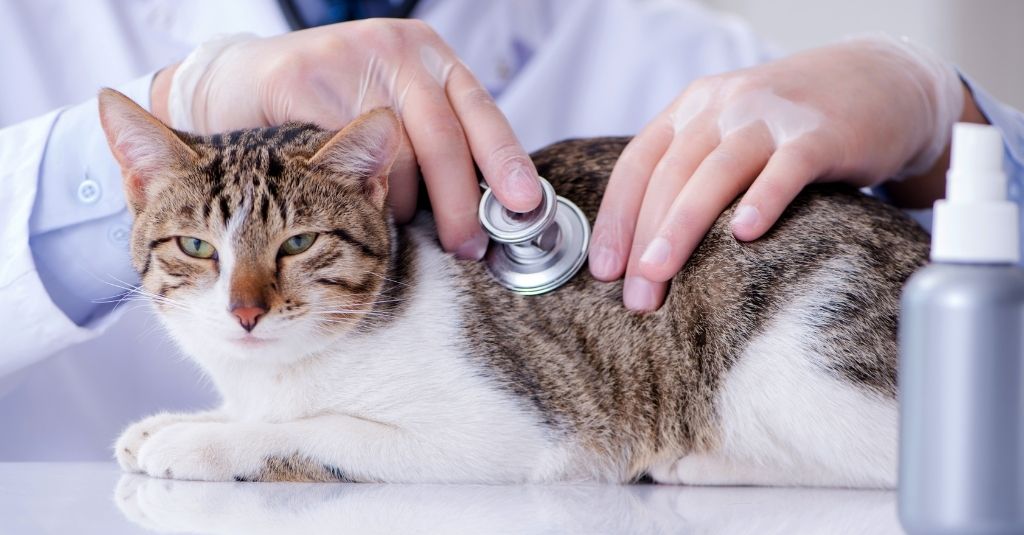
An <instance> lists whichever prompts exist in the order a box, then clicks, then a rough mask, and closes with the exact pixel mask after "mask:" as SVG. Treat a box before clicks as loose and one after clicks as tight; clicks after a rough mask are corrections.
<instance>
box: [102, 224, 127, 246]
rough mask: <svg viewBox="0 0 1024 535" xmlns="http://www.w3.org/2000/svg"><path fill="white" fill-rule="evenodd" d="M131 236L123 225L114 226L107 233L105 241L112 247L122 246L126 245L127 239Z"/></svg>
mask: <svg viewBox="0 0 1024 535" xmlns="http://www.w3.org/2000/svg"><path fill="white" fill-rule="evenodd" d="M129 236H131V232H130V231H129V230H128V227H127V226H125V225H114V226H113V227H110V230H109V231H107V239H109V240H110V241H111V243H113V244H114V245H124V244H126V243H128V237H129Z"/></svg>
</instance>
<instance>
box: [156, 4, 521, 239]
mask: <svg viewBox="0 0 1024 535" xmlns="http://www.w3.org/2000/svg"><path fill="white" fill-rule="evenodd" d="M154 94H155V93H154ZM167 105H168V109H169V115H170V118H171V119H172V121H171V122H172V126H173V127H175V128H179V129H182V130H188V131H195V132H198V133H213V132H222V131H227V130H232V129H238V128H248V127H254V126H266V125H276V124H281V123H283V122H285V121H308V122H314V123H317V124H319V125H321V126H324V127H327V128H341V127H343V126H344V125H345V124H346V123H348V122H349V121H351V120H352V119H354V118H355V117H356V116H358V115H359V114H360V113H362V112H365V111H368V110H370V109H372V108H376V107H380V106H392V107H393V108H394V109H395V110H396V111H397V112H398V113H399V115H400V116H401V118H402V120H403V124H404V127H405V133H406V136H405V141H404V144H403V150H402V152H401V153H400V154H401V155H400V156H399V159H398V161H397V162H396V164H395V167H394V168H393V170H392V173H391V175H390V187H389V200H390V202H391V206H392V208H393V211H394V214H395V217H396V219H397V220H398V221H400V222H401V221H407V220H409V219H410V218H411V217H412V216H413V214H414V213H415V208H416V197H417V187H418V173H417V164H418V168H419V169H420V170H422V173H423V178H424V180H425V182H426V185H427V191H428V193H429V195H430V199H431V203H432V205H433V208H434V217H435V219H436V221H437V226H438V231H439V234H440V238H441V243H442V244H443V245H444V247H445V249H447V250H449V251H455V252H456V254H458V255H459V256H461V257H464V258H474V259H479V258H480V257H482V256H483V254H484V251H485V250H486V247H487V236H486V235H485V234H484V233H483V231H482V229H481V228H480V225H479V222H478V220H477V204H478V203H479V199H480V189H479V186H478V182H477V178H476V174H475V171H474V168H473V161H474V160H475V161H476V162H477V164H478V165H479V167H480V169H481V171H482V172H483V175H484V178H485V179H486V180H487V182H488V184H489V185H490V186H491V188H493V189H494V192H495V195H497V197H498V199H499V200H500V201H501V202H502V204H504V205H505V206H506V207H508V208H509V209H511V210H516V211H524V212H525V211H529V210H532V209H533V208H535V207H536V206H537V205H538V204H539V203H540V200H541V190H540V185H539V183H538V181H537V171H536V169H535V168H534V166H533V163H532V162H531V160H530V158H529V157H528V156H527V154H526V152H525V151H524V150H523V148H522V146H521V145H520V144H519V142H518V140H517V139H516V137H515V134H514V133H513V132H512V128H511V126H510V125H509V124H508V121H507V120H506V119H505V116H504V115H503V114H502V113H501V111H500V110H499V109H498V107H497V105H496V104H495V103H494V101H493V100H492V99H491V97H490V95H489V94H488V92H487V90H486V89H484V87H483V86H481V85H480V83H479V82H478V81H477V80H476V78H475V77H474V76H473V75H472V74H471V73H470V71H469V70H468V69H467V68H466V66H465V65H464V64H463V63H462V62H461V61H460V60H459V59H458V58H457V57H456V56H455V54H454V53H453V52H452V50H451V49H450V48H449V47H448V46H447V45H446V44H445V43H444V42H443V41H442V40H441V38H440V37H439V36H438V35H437V34H436V33H435V32H434V31H433V30H432V29H431V28H430V27H429V26H427V25H426V24H424V23H422V22H420V21H415V20H392V19H370V20H364V21H357V22H347V23H343V24H336V25H332V26H324V27H320V28H314V29H310V30H305V31H299V32H294V33H289V34H285V35H281V36H278V37H271V38H267V39H257V38H254V37H245V36H230V37H227V38H223V39H220V40H214V41H211V42H209V43H206V44H204V45H203V46H201V47H200V48H199V49H197V50H196V51H195V52H193V53H192V54H191V55H190V56H189V58H188V59H186V60H185V61H184V62H183V63H182V64H181V65H180V66H179V67H178V68H177V71H176V72H175V73H174V78H173V82H171V88H170V95H169V97H168V101H167ZM154 108H155V109H157V111H158V115H159V107H158V105H157V103H156V102H154Z"/></svg>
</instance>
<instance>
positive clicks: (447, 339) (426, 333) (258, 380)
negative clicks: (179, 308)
mask: <svg viewBox="0 0 1024 535" xmlns="http://www.w3.org/2000/svg"><path fill="white" fill-rule="evenodd" d="M394 236H395V238H396V239H395V240H394V241H393V243H394V246H393V254H392V258H393V261H392V262H391V265H390V267H389V270H388V273H387V275H386V277H385V281H384V282H385V283H386V284H385V285H384V287H383V289H382V291H381V293H380V298H379V299H378V303H377V304H376V305H375V306H374V308H373V314H368V315H367V316H366V318H365V320H364V321H362V322H361V323H360V325H359V327H358V328H357V329H356V330H354V331H353V332H351V333H349V334H346V335H342V336H340V337H338V338H337V339H335V340H334V341H333V342H332V343H330V344H329V345H327V346H326V347H324V348H322V349H321V350H318V351H315V352H312V353H310V354H308V355H305V356H304V357H302V358H300V359H296V360H291V361H277V360H266V361H261V360H257V359H239V358H231V357H226V358H216V357H215V358H204V359H203V362H202V364H203V367H204V368H205V369H206V370H207V372H208V373H209V374H210V376H211V378H212V379H213V382H214V383H215V384H216V386H217V388H218V390H219V391H220V392H221V393H222V394H223V399H224V401H225V408H226V409H227V410H229V411H230V412H233V413H235V414H236V415H238V416H241V417H253V418H269V419H274V418H275V417H281V418H290V417H294V416H295V415H296V414H301V413H305V412H308V411H316V410H319V409H320V408H323V407H325V406H337V405H339V404H341V405H344V406H346V407H347V408H348V410H352V409H353V407H363V406H365V411H366V413H367V414H369V413H373V412H374V411H376V410H377V409H375V408H374V407H373V400H375V396H376V395H377V393H378V392H381V391H382V389H381V388H380V385H383V384H396V383H397V384H405V385H408V388H407V390H408V394H409V396H412V397H415V396H416V395H417V392H416V390H420V391H421V394H422V391H423V390H424V389H426V390H430V391H432V394H430V395H431V396H432V397H437V396H438V395H441V394H439V392H442V391H444V390H445V389H450V385H451V384H453V383H452V381H462V382H463V383H464V384H469V383H466V381H470V382H473V381H471V380H470V378H469V377H468V376H470V375H473V374H474V373H475V372H473V371H471V370H469V369H468V368H466V365H465V361H466V359H465V358H464V352H465V349H464V348H465V347H466V346H465V341H464V334H463V332H462V329H461V324H462V321H461V315H462V306H461V304H460V303H461V299H460V298H459V297H458V295H457V294H458V289H457V286H456V283H455V280H456V277H457V275H456V270H457V267H456V265H455V260H454V259H453V258H452V257H451V256H450V255H447V254H445V253H443V252H442V251H441V249H440V247H438V245H437V243H436V237H434V236H432V235H431V234H430V233H429V232H427V231H425V230H424V229H423V228H422V227H420V228H402V229H399V230H397V231H396V233H395V234H394ZM256 384H259V385H261V387H260V388H253V386H254V385H256ZM385 390H386V389H385ZM392 398H393V394H392ZM377 401H382V400H377ZM390 403H393V400H392V401H390Z"/></svg>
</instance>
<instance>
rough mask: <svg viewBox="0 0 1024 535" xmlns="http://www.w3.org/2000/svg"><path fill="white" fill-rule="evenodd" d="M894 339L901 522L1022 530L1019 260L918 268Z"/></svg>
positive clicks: (919, 528) (916, 528) (1023, 330)
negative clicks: (897, 345) (897, 347)
mask: <svg viewBox="0 0 1024 535" xmlns="http://www.w3.org/2000/svg"><path fill="white" fill-rule="evenodd" d="M899 339H900V371H899V383H900V394H899V395H900V413H901V422H900V489H899V493H900V496H899V507H900V520H901V522H902V524H903V527H904V529H906V530H907V532H908V533H911V534H914V535H916V534H925V533H927V534H945V533H950V534H952V533H970V534H979V535H984V534H997V533H998V534H1004V533H1021V534H1024V270H1021V269H1020V268H1018V267H1015V266H1010V265H1005V264H1004V265H984V264H953V263H937V264H932V265H929V266H927V267H925V268H923V269H921V270H920V271H918V272H917V273H915V274H914V275H913V276H912V277H911V278H910V280H909V281H908V282H907V284H906V286H905V287H904V290H903V298H902V304H901V318H900V332H899Z"/></svg>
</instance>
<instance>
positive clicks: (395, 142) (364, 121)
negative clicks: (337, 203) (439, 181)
mask: <svg viewBox="0 0 1024 535" xmlns="http://www.w3.org/2000/svg"><path fill="white" fill-rule="evenodd" d="M401 136H402V125H401V123H399V121H398V116H396V115H395V112H393V111H391V109H390V108H377V109H375V110H372V111H369V112H367V113H364V114H363V115H360V116H359V117H357V118H356V120H354V121H352V122H351V123H349V124H348V126H346V127H345V128H344V129H342V130H341V131H340V132H338V133H337V134H335V135H334V137H332V138H331V139H330V141H328V142H327V143H326V144H325V145H324V146H323V147H321V148H320V150H318V151H317V152H316V154H314V155H313V157H312V158H310V159H309V163H310V165H314V166H319V167H321V168H323V169H324V170H326V171H327V172H328V173H330V174H331V175H332V176H335V177H337V179H338V180H341V181H345V182H348V183H351V184H353V185H355V186H357V187H360V188H362V190H363V191H364V192H366V195H367V197H369V199H370V201H371V202H372V203H373V204H374V206H376V207H377V208H379V209H383V208H384V200H385V199H386V198H387V195H388V173H390V172H391V166H392V165H393V164H394V163H395V158H396V157H397V156H398V149H399V145H400V143H401Z"/></svg>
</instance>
